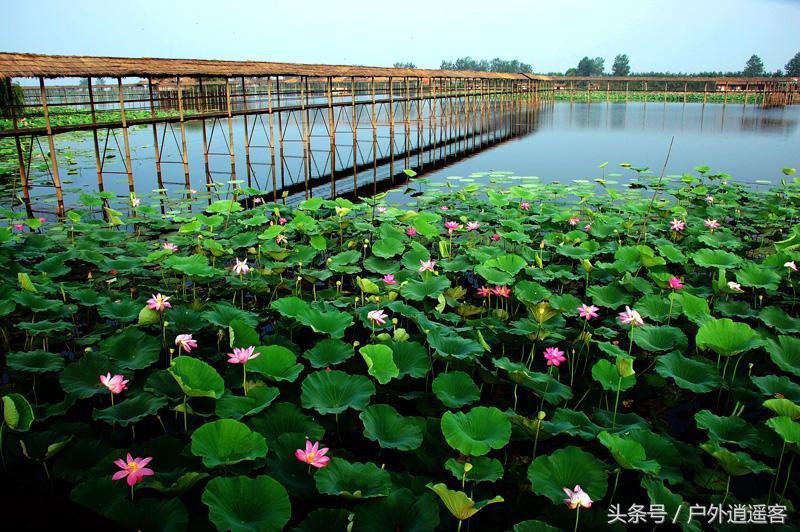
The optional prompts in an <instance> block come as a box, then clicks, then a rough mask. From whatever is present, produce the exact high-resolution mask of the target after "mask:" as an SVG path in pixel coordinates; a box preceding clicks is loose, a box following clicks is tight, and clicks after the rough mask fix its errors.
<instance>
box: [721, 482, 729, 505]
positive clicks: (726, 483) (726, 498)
mask: <svg viewBox="0 0 800 532" xmlns="http://www.w3.org/2000/svg"><path fill="white" fill-rule="evenodd" d="M730 492H731V476H730V475H728V480H727V481H726V482H725V496H724V497H723V498H722V504H725V501H727V500H728V494H729V493H730Z"/></svg>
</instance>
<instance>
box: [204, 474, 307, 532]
mask: <svg viewBox="0 0 800 532" xmlns="http://www.w3.org/2000/svg"><path fill="white" fill-rule="evenodd" d="M202 500H203V504H205V505H206V506H208V517H209V519H210V520H211V522H212V523H214V524H215V525H216V526H217V529H219V530H232V531H234V532H240V531H252V530H264V531H278V530H281V529H283V527H284V526H285V525H286V523H287V522H288V521H289V518H290V517H291V515H292V507H291V504H290V502H289V494H288V493H286V490H285V489H284V487H283V486H282V485H281V484H280V483H279V482H278V481H277V480H275V479H273V478H272V477H269V476H267V475H259V476H257V477H255V478H249V477H216V478H213V479H211V481H210V482H209V483H208V484H206V488H205V490H204V491H203V496H202ZM265 501H269V504H265Z"/></svg>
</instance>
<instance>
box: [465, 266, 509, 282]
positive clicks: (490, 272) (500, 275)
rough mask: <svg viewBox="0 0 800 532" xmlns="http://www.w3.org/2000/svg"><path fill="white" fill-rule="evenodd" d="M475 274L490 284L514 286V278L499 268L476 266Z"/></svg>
mask: <svg viewBox="0 0 800 532" xmlns="http://www.w3.org/2000/svg"><path fill="white" fill-rule="evenodd" d="M474 270H475V273H477V274H478V275H480V276H481V277H483V278H484V279H486V282H487V283H488V284H494V285H511V284H514V276H513V275H511V274H510V273H507V272H504V271H503V270H499V269H497V268H490V267H489V266H487V265H486V264H479V265H478V266H475V269H474Z"/></svg>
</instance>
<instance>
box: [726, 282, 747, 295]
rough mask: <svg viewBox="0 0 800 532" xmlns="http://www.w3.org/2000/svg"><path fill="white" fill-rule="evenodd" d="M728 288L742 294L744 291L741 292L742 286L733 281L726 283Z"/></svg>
mask: <svg viewBox="0 0 800 532" xmlns="http://www.w3.org/2000/svg"><path fill="white" fill-rule="evenodd" d="M728 288H729V289H730V290H733V291H734V292H744V290H742V285H740V284H739V283H735V282H733V281H728Z"/></svg>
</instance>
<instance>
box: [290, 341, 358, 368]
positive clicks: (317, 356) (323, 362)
mask: <svg viewBox="0 0 800 532" xmlns="http://www.w3.org/2000/svg"><path fill="white" fill-rule="evenodd" d="M353 354H354V351H353V345H352V344H347V343H345V342H343V341H341V340H336V339H333V338H326V339H324V340H321V341H319V342H317V343H316V344H315V345H314V347H312V348H311V349H309V350H308V351H306V352H305V353H303V357H305V358H306V359H308V361H309V362H311V367H313V368H327V367H330V366H335V365H337V364H341V363H342V362H344V361H345V360H347V359H349V358H350V357H352V356H353Z"/></svg>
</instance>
